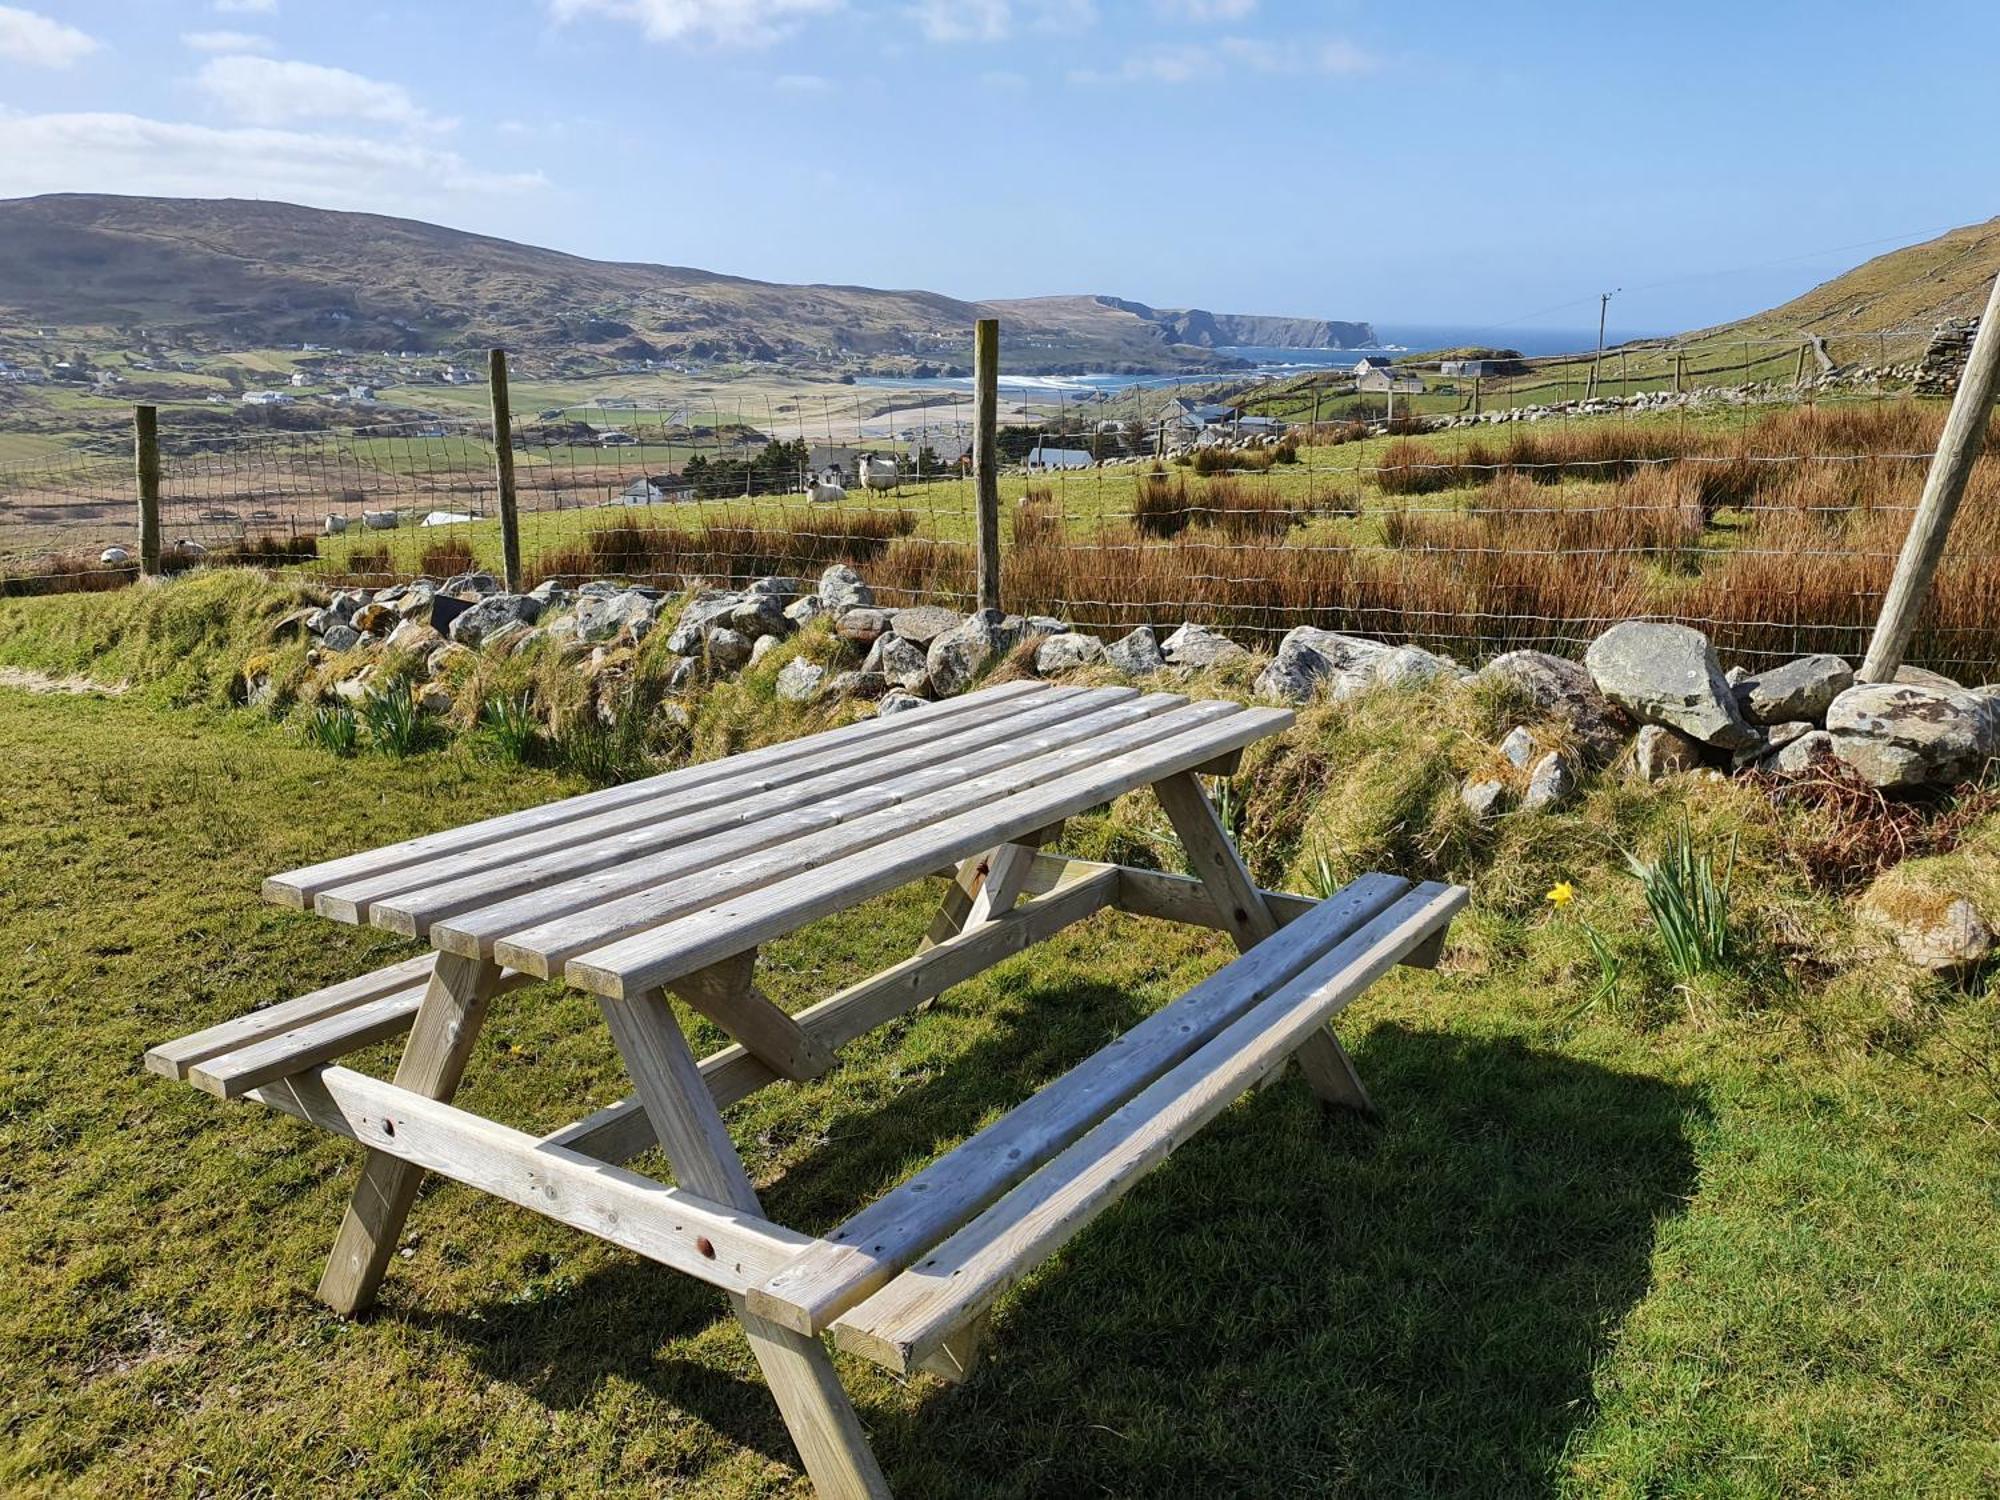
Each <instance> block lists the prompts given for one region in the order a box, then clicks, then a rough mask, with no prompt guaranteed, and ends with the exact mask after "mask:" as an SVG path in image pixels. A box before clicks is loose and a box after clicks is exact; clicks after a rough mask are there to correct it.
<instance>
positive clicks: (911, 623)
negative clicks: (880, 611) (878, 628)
mask: <svg viewBox="0 0 2000 1500" xmlns="http://www.w3.org/2000/svg"><path fill="white" fill-rule="evenodd" d="M964 623H965V616H964V615H962V614H960V613H959V612H958V611H957V610H955V609H945V608H944V607H943V606H941V605H936V604H919V605H915V606H913V607H912V608H910V609H899V610H897V611H896V612H895V613H894V614H892V615H891V616H890V617H889V628H890V629H892V630H894V631H895V632H896V634H897V635H899V636H901V637H902V638H903V639H904V640H906V641H909V642H911V643H912V644H914V645H918V646H928V645H929V644H930V643H931V642H932V641H934V640H936V639H937V638H938V637H939V636H941V635H943V634H944V633H945V632H946V631H947V630H956V629H957V628H958V627H959V626H960V625H963V624H964Z"/></svg>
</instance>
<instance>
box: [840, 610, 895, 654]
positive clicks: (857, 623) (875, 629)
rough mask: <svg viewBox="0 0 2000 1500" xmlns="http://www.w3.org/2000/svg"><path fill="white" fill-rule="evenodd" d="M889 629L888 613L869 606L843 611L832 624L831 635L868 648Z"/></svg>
mask: <svg viewBox="0 0 2000 1500" xmlns="http://www.w3.org/2000/svg"><path fill="white" fill-rule="evenodd" d="M888 628H889V612H888V611H887V610H886V609H875V608H873V607H872V606H869V605H857V606H856V607H855V608H853V609H849V610H846V611H843V612H842V614H841V615H840V617H839V618H838V619H837V620H835V621H834V622H833V633H834V634H835V635H837V636H839V637H840V638H841V639H842V640H843V641H851V642H853V643H854V644H855V645H857V646H870V645H873V644H874V643H875V641H876V640H877V639H878V638H879V637H880V636H881V635H882V634H883V633H884V632H885V631H887V630H888Z"/></svg>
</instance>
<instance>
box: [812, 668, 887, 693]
mask: <svg viewBox="0 0 2000 1500" xmlns="http://www.w3.org/2000/svg"><path fill="white" fill-rule="evenodd" d="M888 688H889V681H888V679H887V678H885V677H884V676H883V675H882V674H881V673H880V672H837V673H835V674H834V675H833V676H832V677H829V678H828V679H827V681H826V696H827V697H829V698H879V697H881V696H882V694H883V693H885V692H887V691H888Z"/></svg>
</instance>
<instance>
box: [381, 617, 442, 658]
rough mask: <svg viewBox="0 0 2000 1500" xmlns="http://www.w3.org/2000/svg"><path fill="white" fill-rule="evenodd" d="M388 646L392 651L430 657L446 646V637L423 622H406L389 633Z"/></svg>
mask: <svg viewBox="0 0 2000 1500" xmlns="http://www.w3.org/2000/svg"><path fill="white" fill-rule="evenodd" d="M387 644H388V647H389V649H390V650H391V651H411V652H416V653H419V654H421V655H423V656H429V655H430V654H431V653H432V652H433V651H435V650H437V648H438V647H439V646H442V645H443V644H444V637H443V636H441V635H439V634H438V633H437V632H436V631H435V630H433V629H431V628H430V626H428V625H426V624H425V623H424V622H423V621H422V620H405V621H403V623H402V624H400V625H398V626H397V627H396V628H395V629H394V630H392V631H390V632H389V640H388V643H387Z"/></svg>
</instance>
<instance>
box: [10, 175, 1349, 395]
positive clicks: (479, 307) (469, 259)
mask: <svg viewBox="0 0 2000 1500" xmlns="http://www.w3.org/2000/svg"><path fill="white" fill-rule="evenodd" d="M982 316H998V317H1001V318H1003V319H1005V320H1006V322H1007V325H1008V326H1007V334H1008V337H1007V339H1006V341H1005V344H1004V345H1003V348H1004V350H1005V352H1006V357H1007V364H1008V366H1009V368H1014V369H1033V370H1038V371H1045V372H1055V371H1060V370H1069V369H1075V368H1079V367H1086V366H1087V367H1093V368H1126V369H1159V370H1163V371H1164V370H1173V369H1181V368H1189V369H1223V368H1227V367H1229V365H1230V364H1232V363H1234V361H1232V360H1230V359H1229V358H1228V357H1227V356H1223V355H1218V354H1217V353H1215V350H1217V349H1218V348H1222V347H1226V346H1228V345H1230V344H1236V343H1241V344H1259V343H1269V344H1279V345H1283V346H1289V347H1298V348H1326V347H1339V346H1341V345H1342V344H1344V343H1350V342H1368V341H1369V340H1370V339H1372V330H1370V329H1369V328H1368V325H1367V324H1366V323H1362V322H1338V321H1332V320H1322V319H1313V318H1289V317H1264V316H1258V315H1248V314H1233V313H1213V312H1208V311H1205V310H1203V309H1199V308H1169V309H1156V308H1153V307H1150V306H1148V305H1147V304H1145V303H1141V302H1133V301H1130V300H1128V299H1125V298H1121V297H1113V296H1105V295H1086V296H1055V297H1031V298H1012V299H996V300H992V301H984V302H981V301H970V300H966V299H962V298H956V297H950V296H946V295H945V294H943V293H939V292H931V291H925V290H922V289H915V288H909V289H893V288H874V287H861V286H847V285H836V284H829V283H818V284H791V283H782V282H766V281H758V280H755V279H752V278H749V277H742V276H732V275H728V274H726V273H723V272H716V271H707V270H702V269H699V268H696V267H689V266H675V265H666V264H655V263H651V262H641V261H601V260H592V259H590V258H588V257H585V256H579V255H573V254H570V253H568V252H566V251H560V250H550V249H546V248H543V247H540V246H532V245H525V244H521V243H518V242H516V241H512V240H506V239H501V238H499V237H497V236H491V235H481V234H475V233H472V232H470V231H466V230H459V229H451V228H448V227H446V226H442V225H435V224H428V223H425V222H423V221H421V220H415V219H400V218H393V217H390V216H387V215H381V214H362V213H350V212H344V211H337V210H330V209H315V208H305V207H301V206H298V205H294V204H285V203H276V202H272V201H269V200H262V199H226V198H221V199H196V198H143V197H123V196H113V195H106V194H80V193H62V194H47V195H43V196H40V197H34V198H15V199H6V200H0V324H7V323H12V324H14V325H16V326H20V327H28V326H32V327H36V328H42V327H55V328H58V329H65V328H79V329H81V328H121V329H124V328H129V329H139V328H143V329H145V330H147V332H148V333H149V334H151V335H153V336H154V337H156V338H157V337H169V338H174V339H186V340H190V341H194V342H196V343H200V342H203V341H206V342H209V343H212V344H215V345H216V346H218V347H221V346H228V345H232V344H233V345H235V346H237V347H256V346H276V345H283V344H292V343H300V342H322V343H334V344H340V345H342V346H346V347H353V348H357V349H373V350H385V349H398V348H414V349H422V350H424V351H426V352H440V353H450V352H452V351H454V350H461V349H465V350H469V349H473V348H477V347H481V346H484V345H486V344H495V343H497V344H506V345H508V346H509V347H511V348H515V349H517V350H519V351H522V352H524V353H527V354H529V355H531V356H541V357H544V358H546V359H548V360H551V361H564V360H568V361H571V362H576V361H589V360H603V361H617V360H630V359H666V360H676V359H680V360H702V361H710V360H717V361H733V360H744V361H771V362H778V363H784V364H789V365H796V366H800V367H805V368H814V367H818V368H822V369H826V370H840V369H855V368H865V367H868V366H870V365H880V364H883V363H885V362H886V363H889V364H902V365H908V366H911V367H916V366H920V365H936V364H939V363H940V362H942V363H945V364H951V363H954V362H962V361H963V360H964V359H965V358H967V357H968V356H969V348H970V336H971V325H972V323H973V321H974V320H975V319H977V318H979V317H982Z"/></svg>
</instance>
